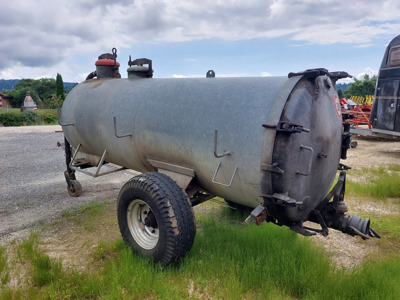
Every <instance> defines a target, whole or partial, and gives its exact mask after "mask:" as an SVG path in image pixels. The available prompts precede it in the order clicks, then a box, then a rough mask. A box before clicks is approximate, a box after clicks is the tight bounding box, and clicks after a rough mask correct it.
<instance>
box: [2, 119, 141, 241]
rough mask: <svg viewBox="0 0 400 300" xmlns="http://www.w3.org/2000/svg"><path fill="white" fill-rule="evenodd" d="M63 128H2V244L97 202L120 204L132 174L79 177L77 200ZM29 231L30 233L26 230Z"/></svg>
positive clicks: (80, 174)
mask: <svg viewBox="0 0 400 300" xmlns="http://www.w3.org/2000/svg"><path fill="white" fill-rule="evenodd" d="M63 141H64V137H63V133H62V132H61V127H60V126H58V125H57V126H29V127H0V182H1V184H0V244H3V243H4V242H5V241H7V240H10V239H12V238H14V237H18V236H20V235H22V234H24V231H29V228H30V227H32V226H33V225H35V224H37V223H39V222H41V221H49V220H51V219H52V218H55V217H57V216H59V215H60V213H61V212H62V211H64V210H66V209H70V208H72V207H77V206H80V205H82V204H84V203H88V202H92V201H104V200H110V201H115V199H116V198H117V196H118V193H119V190H120V188H121V187H122V185H123V184H124V183H125V182H126V181H127V180H129V179H130V178H131V177H133V176H134V175H135V174H136V173H135V172H133V171H130V170H127V171H123V172H118V173H113V174H110V175H106V176H102V177H99V178H92V177H90V176H87V175H85V174H82V173H77V175H76V176H77V179H78V180H79V182H80V183H81V185H82V188H83V193H82V195H81V196H80V197H77V198H75V197H71V196H69V194H68V191H67V184H66V182H65V178H64V174H63V173H64V171H65V169H66V167H65V156H64V151H63V149H62V148H59V147H57V142H63ZM24 229H28V230H24Z"/></svg>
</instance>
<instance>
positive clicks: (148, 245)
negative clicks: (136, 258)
mask: <svg viewBox="0 0 400 300" xmlns="http://www.w3.org/2000/svg"><path fill="white" fill-rule="evenodd" d="M127 220H128V227H129V231H130V233H131V235H132V237H133V239H134V240H135V242H136V243H138V244H139V246H140V247H142V248H144V249H147V250H151V249H153V248H154V247H156V245H157V243H158V240H159V229H158V223H157V219H156V217H155V215H154V213H153V212H152V211H151V208H150V206H149V205H148V204H147V203H146V202H144V201H143V200H140V199H135V200H133V201H132V202H131V203H130V204H129V206H128V211H127Z"/></svg>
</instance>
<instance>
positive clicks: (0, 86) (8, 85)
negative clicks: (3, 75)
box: [0, 79, 19, 91]
mask: <svg viewBox="0 0 400 300" xmlns="http://www.w3.org/2000/svg"><path fill="white" fill-rule="evenodd" d="M17 82H19V79H0V91H2V90H13V89H14V88H15V84H16V83H17Z"/></svg>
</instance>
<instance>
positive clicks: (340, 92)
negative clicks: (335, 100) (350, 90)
mask: <svg viewBox="0 0 400 300" xmlns="http://www.w3.org/2000/svg"><path fill="white" fill-rule="evenodd" d="M337 94H338V96H339V99H342V98H343V91H342V89H338V91H337Z"/></svg>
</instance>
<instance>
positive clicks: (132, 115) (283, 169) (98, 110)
mask: <svg viewBox="0 0 400 300" xmlns="http://www.w3.org/2000/svg"><path fill="white" fill-rule="evenodd" d="M61 120H62V123H65V124H68V126H63V131H64V134H65V137H66V139H67V140H68V141H69V143H70V144H71V145H72V146H73V147H75V148H76V147H77V146H78V145H80V151H81V152H84V153H88V154H94V155H98V156H101V155H102V154H103V153H104V151H105V150H106V157H105V160H106V161H108V162H112V163H115V164H118V165H121V166H124V167H126V168H130V169H134V170H137V171H141V172H150V171H156V167H155V166H154V163H152V162H154V161H157V162H162V163H163V164H170V165H173V166H179V167H182V168H186V169H189V170H193V171H194V172H193V176H194V179H193V181H192V182H196V185H197V186H199V187H200V188H201V189H202V190H204V191H207V192H209V193H211V194H213V195H216V196H219V197H221V198H224V199H226V200H229V201H232V202H235V203H237V204H241V205H245V206H248V207H252V208H254V207H257V206H258V205H259V204H260V203H261V202H263V201H265V203H267V208H268V211H269V212H270V213H271V214H273V216H274V217H276V218H277V219H279V220H283V222H285V223H295V222H300V221H302V220H306V219H307V217H308V215H309V214H310V212H311V211H312V210H313V209H314V208H315V207H316V206H317V205H318V204H319V203H320V202H321V201H322V200H323V199H324V197H325V196H326V194H327V193H328V190H329V188H330V186H331V184H332V182H333V179H334V177H335V174H336V171H337V169H338V165H339V159H340V155H341V145H342V125H341V123H342V119H341V114H340V104H339V99H338V97H337V93H336V91H335V88H334V84H333V83H332V81H331V78H330V77H329V76H327V75H320V74H317V75H315V76H311V77H310V76H303V74H299V75H297V76H292V77H290V78H287V77H260V78H249V77H246V78H218V77H217V78H190V79H172V78H171V79H156V78H140V77H137V76H132V77H131V78H130V79H120V78H119V79H112V78H107V79H92V80H87V81H85V82H83V83H81V84H79V85H78V86H76V87H75V88H74V89H73V90H72V91H71V92H70V93H69V94H68V97H67V99H66V100H65V102H64V105H63V108H62V118H61ZM71 124H73V125H71ZM214 149H216V153H214Z"/></svg>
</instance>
